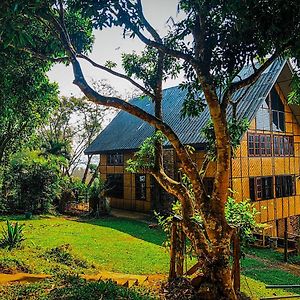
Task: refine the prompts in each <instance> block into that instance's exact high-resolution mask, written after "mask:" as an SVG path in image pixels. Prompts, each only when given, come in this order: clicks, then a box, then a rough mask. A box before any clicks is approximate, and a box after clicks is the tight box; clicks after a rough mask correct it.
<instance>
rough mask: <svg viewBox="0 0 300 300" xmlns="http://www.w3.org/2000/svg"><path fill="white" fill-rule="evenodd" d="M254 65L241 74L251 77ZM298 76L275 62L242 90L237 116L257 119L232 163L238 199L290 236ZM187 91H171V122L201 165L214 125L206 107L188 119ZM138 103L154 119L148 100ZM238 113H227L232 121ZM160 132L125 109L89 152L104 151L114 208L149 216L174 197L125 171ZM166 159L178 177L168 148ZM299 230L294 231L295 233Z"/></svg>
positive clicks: (299, 120) (297, 185)
mask: <svg viewBox="0 0 300 300" xmlns="http://www.w3.org/2000/svg"><path fill="white" fill-rule="evenodd" d="M250 72H251V68H250V67H246V68H244V69H243V70H242V72H241V73H240V76H241V77H247V76H249V74H250ZM291 78H292V71H291V67H290V64H289V62H287V61H283V60H277V61H275V62H274V63H273V64H272V65H271V66H270V67H269V68H268V69H267V70H266V71H265V72H263V74H262V75H261V76H260V78H259V79H258V80H257V82H256V83H255V84H253V85H252V86H251V87H250V88H248V89H247V91H246V92H245V90H239V91H237V92H236V93H235V95H234V97H233V98H235V99H240V98H239V97H240V96H242V98H241V101H240V102H239V104H238V106H237V111H236V115H237V117H238V118H240V119H241V118H246V119H248V121H249V122H250V127H249V129H248V131H247V132H246V133H245V134H244V136H243V137H242V139H241V144H240V147H239V148H238V149H237V151H236V153H235V156H234V158H233V159H232V163H231V177H232V180H231V184H232V189H233V190H234V191H235V192H236V193H235V198H236V199H238V200H242V199H251V201H253V203H254V204H255V207H256V208H257V210H258V211H259V212H260V214H259V215H258V216H257V218H258V221H259V222H267V223H269V224H270V225H271V226H270V228H271V229H270V233H269V234H270V235H280V236H282V234H283V229H282V226H283V219H284V218H286V217H288V218H289V221H290V222H289V226H290V228H291V227H293V226H298V223H299V220H298V216H299V215H300V181H299V180H298V177H299V174H300V125H299V124H300V107H299V106H297V105H290V104H288V103H287V97H288V94H289V92H290V83H291ZM185 95H186V92H185V91H184V90H180V89H179V88H178V87H173V88H169V89H166V90H164V93H163V115H164V120H165V121H166V122H167V123H168V124H169V125H171V127H172V128H173V129H174V131H175V132H176V133H177V135H178V136H179V138H180V139H181V141H182V142H183V143H184V144H188V145H191V146H193V147H194V148H195V149H196V151H195V154H194V158H195V160H196V161H197V163H199V164H201V163H202V161H203V159H204V156H205V140H204V138H203V136H202V135H201V129H202V128H203V127H204V126H205V124H207V122H208V120H209V112H208V109H207V108H206V109H205V110H204V111H203V113H202V114H201V115H200V116H199V117H197V118H181V108H182V103H183V100H184V98H185ZM131 103H132V104H134V105H137V106H139V107H141V108H142V109H144V110H145V111H147V112H149V113H152V114H153V104H152V102H151V101H150V100H149V99H147V98H143V99H133V100H131ZM231 114H232V112H231V110H230V109H229V110H228V116H229V117H230V115H231ZM153 132H154V130H153V128H152V127H151V126H150V125H148V124H146V123H144V122H143V121H141V120H140V119H138V118H136V117H134V116H131V115H129V114H128V113H126V112H123V111H121V112H119V113H118V115H117V116H116V117H115V118H114V119H113V120H112V122H111V123H110V124H109V125H108V126H107V127H106V128H105V129H104V130H103V131H102V132H101V133H100V135H99V136H98V137H97V138H96V139H95V141H94V142H93V143H92V144H91V145H90V147H89V148H88V149H87V150H86V151H85V153H86V154H100V162H101V166H100V173H101V177H102V178H103V179H105V180H107V182H108V183H109V185H110V186H111V187H112V189H111V190H110V191H109V196H110V198H111V205H112V207H115V208H121V209H128V210H136V211H142V212H148V211H150V210H152V209H157V207H158V205H159V204H161V203H164V202H166V201H168V200H169V197H168V195H166V193H164V192H163V190H162V189H161V188H160V187H159V186H158V185H157V184H156V183H155V181H154V179H153V178H151V176H150V175H149V174H131V173H128V172H126V170H125V167H126V161H127V160H128V159H129V158H131V157H132V156H133V153H134V152H135V151H136V150H137V149H138V147H139V146H140V144H141V143H142V142H143V141H144V140H145V139H146V138H147V137H149V136H151V135H152V134H153ZM164 149H165V150H164V156H165V157H164V161H165V167H166V169H167V170H168V172H169V173H170V174H171V175H173V176H175V177H176V176H177V174H176V173H177V168H176V156H175V154H174V151H173V150H172V148H171V147H170V146H169V145H168V144H167V143H166V144H165V145H164ZM206 176H207V184H208V185H209V184H211V180H210V178H212V177H213V176H214V166H213V164H211V165H210V168H209V169H208V171H207V174H206ZM291 230H292V228H291Z"/></svg>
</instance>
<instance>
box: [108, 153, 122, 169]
mask: <svg viewBox="0 0 300 300" xmlns="http://www.w3.org/2000/svg"><path fill="white" fill-rule="evenodd" d="M123 164H124V156H123V153H111V154H108V156H107V165H108V166H122V165H123Z"/></svg>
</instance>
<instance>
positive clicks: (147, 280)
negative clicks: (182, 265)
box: [0, 271, 167, 288]
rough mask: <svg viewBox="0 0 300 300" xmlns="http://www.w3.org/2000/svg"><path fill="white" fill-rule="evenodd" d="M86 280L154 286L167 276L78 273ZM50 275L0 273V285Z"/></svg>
mask: <svg viewBox="0 0 300 300" xmlns="http://www.w3.org/2000/svg"><path fill="white" fill-rule="evenodd" d="M80 276H81V277H82V278H84V279H86V280H92V281H98V280H113V281H115V282H116V283H117V284H119V285H122V286H127V287H131V286H133V285H139V286H149V287H152V288H156V287H159V286H160V283H161V282H162V281H164V280H166V278H167V276H166V275H162V274H155V275H133V274H123V273H114V272H105V271H104V272H101V273H98V274H96V275H80ZM50 277H51V275H46V274H29V273H17V274H3V273H0V285H4V284H12V283H31V282H36V281H39V280H44V279H46V278H50Z"/></svg>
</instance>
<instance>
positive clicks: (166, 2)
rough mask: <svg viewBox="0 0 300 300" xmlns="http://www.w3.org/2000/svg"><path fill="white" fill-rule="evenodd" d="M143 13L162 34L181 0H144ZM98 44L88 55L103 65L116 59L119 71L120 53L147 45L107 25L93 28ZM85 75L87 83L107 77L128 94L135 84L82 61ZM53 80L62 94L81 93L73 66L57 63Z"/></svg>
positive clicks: (173, 82)
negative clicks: (75, 83) (97, 28)
mask: <svg viewBox="0 0 300 300" xmlns="http://www.w3.org/2000/svg"><path fill="white" fill-rule="evenodd" d="M142 3H143V7H144V14H145V16H146V18H147V19H148V20H149V21H150V23H151V24H152V26H153V27H154V28H155V29H156V30H157V31H158V32H159V33H160V34H162V35H163V34H164V33H166V32H167V20H168V19H169V17H170V16H172V17H173V18H174V19H176V18H178V17H179V16H178V15H177V4H178V0H143V1H142ZM94 36H95V43H94V46H93V50H92V53H91V54H89V57H90V58H92V59H93V60H94V61H96V62H98V63H99V64H104V63H105V62H106V61H107V60H111V61H114V62H116V63H117V64H118V67H117V68H116V69H115V70H116V71H119V72H120V71H121V72H122V69H121V66H120V64H121V54H122V53H131V52H132V51H136V52H139V51H141V50H142V49H143V48H144V45H143V44H142V43H141V42H140V41H139V40H138V38H135V39H129V38H127V39H123V36H122V29H120V28H108V29H105V30H103V31H99V30H96V31H94ZM80 63H81V66H82V69H83V72H84V75H85V77H86V80H87V81H88V82H91V81H92V80H100V79H106V80H107V81H108V82H109V83H110V84H111V85H112V86H113V87H115V88H116V90H117V91H118V92H119V93H120V94H121V95H125V94H128V93H130V92H131V91H132V90H133V86H132V85H131V84H130V83H128V82H127V81H126V80H122V79H120V78H116V77H114V76H111V75H109V74H107V73H106V72H104V71H101V70H99V69H97V68H94V67H92V66H91V65H90V64H88V63H87V62H85V61H83V60H80ZM48 75H49V78H50V80H51V81H55V82H57V83H58V84H59V89H60V93H61V94H62V95H66V96H68V95H75V96H76V95H80V94H81V92H80V90H79V88H78V87H77V86H75V85H74V84H73V83H72V81H73V73H72V67H71V66H68V67H66V66H64V65H63V64H56V65H55V66H54V67H53V68H52V69H51V71H50V72H49V73H48ZM178 82H179V80H169V81H167V82H166V84H165V86H164V87H165V88H166V87H170V86H174V85H176V84H178Z"/></svg>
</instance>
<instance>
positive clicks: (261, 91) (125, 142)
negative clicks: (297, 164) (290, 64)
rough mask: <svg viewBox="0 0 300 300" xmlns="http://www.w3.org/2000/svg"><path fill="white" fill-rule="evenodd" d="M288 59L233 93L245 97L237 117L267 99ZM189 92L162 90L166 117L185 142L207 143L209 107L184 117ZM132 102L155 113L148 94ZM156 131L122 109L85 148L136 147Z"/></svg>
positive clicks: (91, 150)
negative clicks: (205, 128)
mask: <svg viewBox="0 0 300 300" xmlns="http://www.w3.org/2000/svg"><path fill="white" fill-rule="evenodd" d="M285 63H286V61H284V60H280V59H277V60H276V61H275V62H274V63H273V64H272V65H271V66H270V67H269V68H268V69H266V70H265V71H264V72H263V73H262V75H261V76H260V77H259V79H258V80H257V81H256V82H255V83H254V84H253V85H252V86H251V87H250V88H248V90H247V92H246V94H245V89H246V88H243V89H240V90H238V91H237V92H236V93H235V94H234V95H233V100H236V99H239V98H240V97H241V95H244V94H245V95H244V96H243V99H242V100H241V102H240V103H239V104H238V106H237V117H238V118H239V119H242V118H247V119H248V120H249V121H251V120H252V119H253V117H254V116H255V114H256V112H257V110H258V108H259V107H260V105H261V104H262V102H263V101H264V100H265V98H266V97H267V95H268V94H269V92H270V90H271V89H272V87H273V85H274V84H275V82H276V80H277V78H278V76H279V74H280V72H281V70H282V69H283V67H284V64H285ZM251 72H252V68H251V67H250V66H249V67H245V68H244V69H243V70H242V71H241V73H240V74H239V77H241V78H245V77H248V76H249V75H250V73H251ZM185 96H186V91H185V90H181V89H179V88H178V87H172V88H168V89H165V90H164V91H163V102H162V110H163V118H164V121H165V122H167V123H168V124H169V125H170V126H171V127H172V128H173V130H174V131H175V132H176V134H177V135H178V137H179V139H180V140H181V142H182V143H184V144H189V145H201V144H204V143H205V140H204V138H203V136H202V135H201V129H202V128H203V127H204V126H205V125H206V124H207V122H208V121H209V119H210V115H209V111H208V107H206V108H205V109H204V111H203V112H202V113H201V114H200V116H198V117H194V118H190V117H186V118H182V116H181V108H182V105H183V101H184V99H185ZM130 103H131V104H133V105H136V106H138V107H140V108H142V109H143V110H145V111H147V112H148V113H151V114H153V115H154V105H153V103H152V101H151V100H150V99H149V98H147V97H143V98H135V99H132V100H130ZM227 114H228V116H229V117H230V115H231V106H229V108H228V112H227ZM153 132H154V129H153V127H151V126H150V125H149V124H147V123H145V122H143V121H142V120H140V119H139V118H137V117H135V116H132V115H130V114H128V113H127V112H124V111H120V112H119V113H118V114H117V116H116V117H115V118H114V119H113V120H112V121H111V122H110V124H108V126H107V127H106V128H105V129H104V130H103V131H102V132H101V133H100V134H99V135H98V137H97V138H96V139H95V140H94V141H93V142H92V144H91V145H90V146H89V147H88V148H87V149H86V150H85V154H100V153H105V152H111V151H126V150H135V149H137V148H138V147H139V146H140V145H141V143H142V142H143V141H144V140H145V139H146V138H147V137H149V136H151V135H152V134H153Z"/></svg>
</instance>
